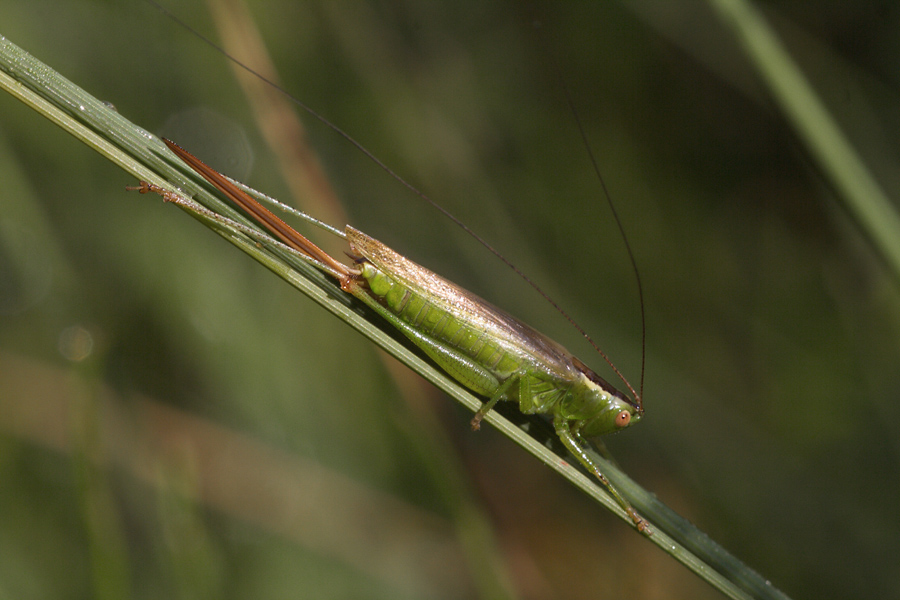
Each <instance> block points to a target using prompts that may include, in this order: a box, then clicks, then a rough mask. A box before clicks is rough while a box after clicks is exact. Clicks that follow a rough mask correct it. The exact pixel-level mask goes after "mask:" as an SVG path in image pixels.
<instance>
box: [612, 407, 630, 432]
mask: <svg viewBox="0 0 900 600" xmlns="http://www.w3.org/2000/svg"><path fill="white" fill-rule="evenodd" d="M629 423H631V413H630V412H628V411H627V410H623V411H622V412H620V413H619V414H617V415H616V427H619V428H622V427H625V426H626V425H628V424H629Z"/></svg>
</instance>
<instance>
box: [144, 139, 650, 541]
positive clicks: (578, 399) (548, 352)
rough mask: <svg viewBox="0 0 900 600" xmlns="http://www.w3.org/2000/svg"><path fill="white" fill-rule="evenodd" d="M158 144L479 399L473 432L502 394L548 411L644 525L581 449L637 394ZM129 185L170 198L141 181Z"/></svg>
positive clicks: (448, 287)
mask: <svg viewBox="0 0 900 600" xmlns="http://www.w3.org/2000/svg"><path fill="white" fill-rule="evenodd" d="M163 141H164V142H165V143H166V145H167V146H168V147H169V149H170V150H172V151H173V152H174V153H175V154H176V155H177V156H178V157H179V158H180V159H182V160H183V161H184V162H185V163H187V164H188V165H189V166H190V167H191V168H192V169H194V170H195V171H197V173H199V174H200V175H201V176H203V178H205V179H206V180H207V181H209V182H210V183H211V184H212V185H214V186H215V187H216V188H217V189H218V190H219V191H221V192H222V193H223V194H225V195H226V196H227V197H228V198H229V199H230V200H232V201H233V202H234V203H235V204H237V205H238V206H240V207H241V208H242V209H243V210H244V211H245V212H246V213H247V214H248V215H250V216H251V217H252V218H253V219H254V220H256V221H257V222H259V223H260V224H261V225H262V226H264V227H265V228H266V229H268V230H269V231H270V232H271V233H272V234H274V235H275V236H276V237H277V238H279V239H280V240H281V241H282V242H284V243H285V244H286V245H287V246H289V247H291V248H293V249H294V250H295V251H297V252H299V253H301V254H303V255H305V256H306V257H308V258H309V259H311V261H312V263H313V264H314V265H315V266H316V267H317V268H319V269H321V270H322V271H324V272H325V273H327V274H329V275H330V276H332V277H334V278H335V279H336V280H337V282H338V283H339V284H340V287H341V289H342V290H343V291H344V292H346V293H348V294H351V295H352V296H354V297H355V298H357V299H358V300H360V301H361V302H362V303H363V304H365V305H366V306H368V307H369V308H371V309H372V310H374V311H375V312H376V313H378V314H379V315H380V316H382V317H383V318H384V319H385V320H387V321H388V322H389V323H390V324H391V325H392V326H394V327H396V328H397V329H398V330H399V331H400V332H401V333H403V335H404V336H406V337H407V338H408V339H409V340H410V341H411V342H412V343H413V344H415V345H416V346H417V347H418V348H419V349H420V350H421V351H422V352H424V353H425V354H426V355H427V356H428V357H429V358H430V359H431V360H433V361H434V362H435V363H436V364H437V365H438V366H439V367H440V368H441V369H443V370H444V371H445V372H446V373H447V374H449V375H450V376H451V377H453V378H454V379H456V380H457V381H458V382H459V383H461V384H462V385H464V386H465V387H467V388H468V389H470V390H472V391H473V392H475V393H477V394H479V395H481V396H484V397H487V398H488V400H487V401H486V402H485V403H484V405H483V406H482V407H481V409H479V410H478V411H477V412H476V413H475V416H474V417H473V418H472V421H471V424H472V428H473V429H476V430H477V429H478V428H479V427H480V424H481V421H482V419H483V418H484V416H485V415H486V414H487V413H488V412H490V411H491V410H492V409H493V408H494V406H495V405H496V404H497V402H499V401H501V400H506V401H513V402H516V403H517V404H518V407H519V410H520V411H522V412H523V413H525V414H542V415H547V416H548V417H549V418H550V419H551V420H552V423H553V427H554V430H555V432H556V435H557V436H558V437H559V439H560V441H561V442H562V443H563V445H564V446H565V447H566V449H567V450H568V451H569V452H570V453H571V454H572V455H573V456H574V457H575V458H576V459H577V460H578V462H580V463H581V464H582V465H583V466H584V467H585V468H586V469H587V470H588V471H589V472H590V473H591V474H593V475H594V476H595V477H596V478H597V479H598V480H599V481H600V482H601V483H602V484H603V485H604V486H605V487H606V488H607V490H609V492H610V494H611V495H612V496H613V497H614V498H615V499H616V501H617V502H619V504H620V505H621V506H622V508H624V509H625V511H626V512H627V513H628V515H629V516H630V517H631V519H632V520H633V522H634V524H635V526H636V527H637V529H638V530H639V531H642V532H643V531H647V525H646V522H645V521H644V520H643V519H642V518H641V517H640V516H639V515H638V514H637V512H636V511H635V510H634V508H632V507H631V505H630V504H629V503H628V502H627V501H626V500H625V499H624V498H623V497H622V495H621V494H620V493H619V492H618V491H617V490H616V488H615V487H613V486H612V485H611V483H610V482H609V480H608V479H607V478H606V477H605V476H604V475H603V473H602V472H601V471H600V469H599V468H598V466H597V465H596V463H595V461H593V460H592V459H591V457H590V455H589V454H588V453H587V451H586V446H587V444H588V442H587V439H586V438H590V437H595V436H601V435H606V434H610V433H615V432H618V431H621V430H622V429H625V428H627V427H630V426H631V425H634V424H635V423H638V422H639V421H640V420H641V418H642V417H643V414H644V410H643V406H642V403H641V400H640V396H639V395H638V394H637V393H635V394H634V395H635V397H634V399H632V398H629V397H628V396H626V395H625V394H623V393H622V392H620V391H618V390H617V389H616V388H615V387H613V386H612V385H611V384H609V383H608V382H606V381H605V380H604V379H603V378H601V377H600V376H599V375H597V374H596V373H594V372H593V371H591V370H590V369H589V368H588V367H587V366H586V365H585V364H584V363H583V362H581V361H580V360H579V359H578V358H576V357H575V356H573V355H572V354H571V353H569V352H568V351H567V350H566V349H564V348H563V347H562V346H560V345H559V344H557V343H556V342H554V341H552V340H550V339H549V338H547V337H546V336H544V335H543V334H541V333H539V332H537V331H536V330H534V329H533V328H531V327H530V326H529V325H526V324H525V323H523V322H522V321H520V320H518V319H516V318H515V317H513V316H511V315H509V314H507V313H505V312H504V311H502V310H500V309H498V308H496V307H494V306H493V305H491V304H490V303H488V302H487V301H485V300H483V299H481V298H479V297H478V296H476V295H474V294H472V293H471V292H468V291H466V290H464V289H462V288H460V287H459V286H457V285H455V284H453V283H451V282H449V281H447V280H446V279H444V278H442V277H440V276H439V275H436V274H435V273H433V272H431V271H429V270H428V269H425V268H424V267H421V266H419V265H417V264H416V263H414V262H412V261H410V260H409V259H407V258H405V257H403V256H401V255H400V254H398V253H397V252H395V251H393V250H391V249H390V248H389V247H387V246H385V245H384V244H383V243H381V242H379V241H378V240H376V239H374V238H372V237H370V236H368V235H366V234H365V233H363V232H362V231H359V230H358V229H355V228H353V227H350V226H347V227H346V228H345V231H344V233H345V236H346V239H347V241H348V242H349V244H350V255H351V256H352V257H353V259H354V263H353V265H352V266H347V265H345V264H344V263H342V262H340V261H338V260H336V259H334V258H333V257H332V256H330V255H329V254H327V253H325V252H324V251H323V250H321V249H320V248H318V247H317V246H316V245H315V244H313V243H312V242H310V241H309V240H308V239H307V238H305V237H304V236H303V235H301V234H300V233H298V232H297V231H296V230H294V229H293V228H292V227H290V226H289V225H288V224H287V223H285V222H284V221H282V220H281V219H280V218H279V217H277V216H276V215H274V214H273V213H272V212H271V211H269V210H268V209H267V208H265V207H264V206H262V205H261V204H260V203H259V202H257V201H256V200H255V199H253V198H252V197H250V196H249V195H248V194H247V193H246V192H244V191H243V190H241V189H240V188H239V187H237V186H236V185H235V184H234V183H232V182H231V181H230V180H229V179H228V178H226V177H225V176H224V175H222V174H221V173H219V172H218V171H216V170H214V169H212V168H211V167H209V166H208V165H206V164H205V163H203V162H202V161H201V160H199V159H198V158H197V157H195V156H194V155H192V154H190V153H189V152H187V151H186V150H184V149H182V148H181V147H179V146H178V145H177V144H175V143H174V142H171V141H169V140H163ZM128 189H132V190H138V191H140V192H141V193H147V192H154V193H158V194H160V195H162V196H163V197H164V198H165V199H167V200H176V198H177V196H176V195H175V194H173V193H172V192H167V191H166V190H163V189H162V188H159V187H158V186H155V185H151V184H148V183H146V182H141V184H140V186H138V187H132V188H128ZM626 383H627V382H626ZM629 387H630V386H629ZM632 391H633V390H632Z"/></svg>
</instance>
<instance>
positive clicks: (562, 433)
mask: <svg viewBox="0 0 900 600" xmlns="http://www.w3.org/2000/svg"><path fill="white" fill-rule="evenodd" d="M553 427H554V429H555V430H556V435H557V436H558V437H559V439H560V441H561V442H562V443H563V445H564V446H565V447H566V449H567V450H568V451H569V452H570V453H571V454H572V455H573V456H574V457H575V458H577V459H578V462H580V463H581V464H582V465H584V467H585V468H586V469H587V470H588V471H590V472H591V474H592V475H593V476H594V477H596V478H597V479H598V480H599V481H600V483H602V484H603V486H604V487H605V488H606V490H607V491H608V492H609V493H610V495H611V496H612V497H613V498H615V500H616V502H618V503H619V505H620V506H621V507H622V508H624V509H625V512H626V513H628V516H629V517H631V520H632V521H634V524H635V526H636V527H637V529H638V531H641V532H647V531H648V530H647V522H646V521H644V519H642V518H641V517H640V516H639V515H638V514H637V512H636V511H635V510H634V508H632V507H631V504H629V503H628V501H627V500H625V498H623V497H622V495H621V494H619V491H618V490H617V489H616V488H615V487H613V485H612V483H610V481H609V479H607V478H606V476H605V475H604V474H603V473H601V472H600V468H599V467H597V465H596V464H595V463H594V461H593V460H592V459H591V457H590V455H588V453H587V452H586V451H585V449H584V446H585V445H586V444H587V442H585V440H584V438H583V437H582V436H581V434H580V433H577V432H575V433H573V432H572V426H571V424H570V422H569V420H568V419H566V418H565V417H562V416H559V415H556V416H554V417H553Z"/></svg>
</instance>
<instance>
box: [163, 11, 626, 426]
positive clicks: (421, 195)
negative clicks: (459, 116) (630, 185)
mask: <svg viewBox="0 0 900 600" xmlns="http://www.w3.org/2000/svg"><path fill="white" fill-rule="evenodd" d="M146 2H147V3H149V4H150V5H152V6H153V7H155V8H156V9H157V10H158V11H159V12H161V13H163V14H164V15H165V16H166V17H168V18H169V19H171V20H172V21H174V22H175V23H177V24H178V25H179V26H181V27H182V28H184V29H185V30H187V31H189V32H190V33H191V34H192V35H193V36H195V37H196V38H197V39H199V40H201V41H202V42H203V43H205V44H206V45H207V46H209V47H210V48H211V49H213V50H214V51H216V52H218V53H219V54H221V55H222V56H224V57H225V58H226V59H228V60H229V61H231V62H232V63H234V64H235V65H237V66H238V67H240V68H241V69H243V70H245V71H246V72H248V73H250V74H251V75H253V76H254V77H257V78H259V80H260V81H263V82H264V83H266V84H267V85H269V86H271V87H272V89H275V90H277V91H278V92H280V93H281V94H284V96H285V97H286V98H287V99H288V100H290V101H291V102H293V103H294V104H295V105H296V106H298V107H299V108H301V109H302V110H303V111H304V112H306V113H307V114H308V115H310V116H311V117H313V118H314V119H316V120H318V121H319V122H321V123H322V124H323V125H325V126H326V127H328V128H329V129H331V130H332V131H334V132H335V133H337V134H338V135H339V136H341V137H342V138H343V139H344V140H346V141H347V142H349V143H350V144H351V145H352V146H353V147H354V148H356V149H357V150H358V151H359V152H361V153H362V154H363V155H364V156H365V157H366V158H368V159H369V160H370V161H372V162H373V163H374V164H375V165H376V166H378V168H380V169H381V170H383V171H384V172H385V173H387V174H388V175H390V176H391V177H392V178H394V179H395V180H396V181H397V182H399V183H400V184H401V185H403V186H404V187H406V188H407V189H408V190H409V191H411V192H412V193H413V194H415V195H416V196H418V197H419V198H421V199H422V200H424V201H425V202H427V203H428V204H430V205H431V206H433V207H434V208H435V209H436V210H438V211H439V212H440V213H441V214H443V215H444V216H445V217H447V218H448V219H450V220H451V221H452V222H453V223H454V224H455V225H456V226H458V227H459V228H460V229H462V230H463V231H465V232H466V233H467V234H469V235H470V236H472V238H473V239H475V241H477V242H478V243H479V244H481V245H482V246H484V247H485V248H486V249H487V250H488V251H489V252H490V253H491V254H493V255H494V256H496V257H497V258H498V259H500V260H501V261H503V263H504V264H505V265H506V266H507V267H509V268H510V269H512V271H513V272H514V273H516V275H518V276H519V277H521V278H522V280H524V281H525V282H526V283H527V284H528V285H530V286H531V287H532V288H533V289H534V290H535V291H536V292H537V293H538V294H540V295H541V297H542V298H544V300H545V301H547V302H548V303H549V304H550V306H552V307H553V308H554V309H555V310H556V311H557V312H558V313H559V314H560V315H562V316H563V317H564V318H565V319H566V320H567V321H568V322H569V323H570V324H571V325H572V327H574V328H575V330H576V331H578V333H580V334H581V335H582V337H584V338H585V339H586V340H587V341H588V343H590V345H591V346H592V347H593V348H594V350H596V351H597V353H598V354H599V355H600V356H601V357H602V358H603V360H605V361H606V363H607V364H608V365H609V366H610V368H612V370H613V372H614V373H615V374H616V376H617V377H618V378H619V379H621V380H622V382H623V383H624V384H625V385H626V386H627V387H628V389H629V391H630V392H631V394H632V396H633V397H634V400H635V402H636V407H637V408H638V410H640V411H643V405H642V401H641V394H639V393H638V392H637V391H636V390H635V389H634V387H632V385H631V383H629V382H628V380H627V379H626V378H625V376H624V375H623V374H622V372H621V371H619V368H618V367H616V365H615V364H614V363H613V362H612V360H611V359H610V358H609V356H608V355H607V354H606V352H604V351H603V350H602V349H601V348H600V346H599V345H598V344H597V343H596V342H595V341H594V340H593V339H592V338H591V336H590V335H588V333H587V331H585V330H584V328H582V327H581V325H579V324H578V323H577V322H576V321H575V319H574V318H572V317H571V316H570V315H569V313H567V312H566V311H565V310H563V308H562V307H561V306H560V305H559V304H557V303H556V301H555V300H554V299H553V298H551V297H550V296H549V295H548V294H547V292H545V291H544V290H543V289H541V287H540V286H539V285H538V284H537V283H535V282H534V281H533V280H532V279H531V278H530V277H528V275H526V274H525V273H524V272H523V271H522V270H521V269H519V267H517V266H516V265H515V264H513V262H512V261H510V260H509V259H508V258H506V257H505V256H504V255H503V254H501V253H500V251H499V250H497V249H496V248H494V247H493V246H492V245H491V244H490V243H488V242H487V240H485V239H484V238H482V237H481V236H480V235H478V234H477V233H476V232H475V231H473V230H472V229H471V228H470V227H469V226H468V225H466V224H465V223H463V222H462V221H461V220H459V219H458V218H457V217H456V216H454V215H453V214H452V213H451V212H450V211H448V210H447V209H446V208H444V207H443V206H441V205H440V204H438V203H437V202H435V201H434V200H432V199H431V198H430V197H429V196H428V195H426V194H425V193H424V192H422V191H421V190H419V189H418V188H417V187H415V186H414V185H413V184H411V183H409V182H408V181H406V179H404V178H403V177H402V176H400V175H399V174H398V173H396V172H395V171H394V170H393V169H391V168H390V167H388V166H387V165H386V164H385V163H384V162H382V161H381V159H379V158H378V157H377V156H375V155H374V154H372V152H371V151H369V149H367V148H366V147H365V146H363V145H362V144H361V143H360V142H358V141H356V139H354V138H353V137H352V136H351V135H350V134H348V133H347V132H345V131H344V130H343V129H341V128H340V127H338V126H337V125H335V124H334V123H332V122H331V121H329V120H328V119H327V118H325V117H324V116H323V115H321V114H319V113H318V112H316V111H315V110H314V109H313V108H312V107H310V106H308V105H307V104H305V103H304V102H303V101H301V100H300V99H298V98H296V97H295V96H293V95H292V94H291V93H290V92H288V91H287V90H286V89H284V88H283V87H281V86H280V85H279V84H277V83H276V82H274V81H271V80H270V79H268V78H266V77H265V76H263V75H262V74H260V73H259V72H257V71H255V70H254V69H252V68H251V67H249V66H247V65H245V64H244V63H243V62H241V61H240V60H239V59H238V58H237V57H235V56H232V55H231V54H229V53H228V52H227V51H226V50H225V49H224V48H222V47H221V46H219V45H218V44H216V43H215V42H213V41H212V40H211V39H209V38H208V37H206V36H205V35H203V34H202V33H200V32H199V31H197V30H196V29H195V28H194V27H191V26H190V25H188V24H187V23H186V22H184V21H183V20H181V19H180V18H178V17H177V16H176V15H175V14H174V13H172V12H171V11H170V10H168V9H167V8H166V7H164V6H163V5H161V4H160V3H159V2H157V1H156V0H146ZM566 95H567V97H568V90H567V91H566ZM570 106H571V101H570ZM573 113H574V114H575V116H576V119H578V115H577V112H575V111H574V108H573ZM578 123H579V129H581V132H582V137H583V138H584V139H586V136H585V134H584V130H583V129H582V128H581V122H580V120H579V121H578ZM588 150H589V153H590V148H589V147H588ZM590 154H591V161H592V162H593V163H594V168H595V170H596V172H597V174H598V175H599V172H600V170H599V168H598V167H597V163H596V161H595V160H594V156H593V153H590ZM600 181H601V184H602V185H603V189H604V192H605V191H606V185H605V183H603V178H602V177H601V178H600ZM606 197H607V200H608V202H609V203H610V207H612V200H611V198H610V196H609V194H608V193H606ZM613 215H615V218H616V223H618V224H619V230H620V232H621V233H622V235H623V237H624V231H625V230H624V228H623V227H622V224H621V222H620V221H619V217H618V215H617V214H616V212H615V209H613ZM625 245H626V247H627V248H628V254H629V256H630V257H631V262H632V265H633V266H634V265H635V264H636V263H635V260H634V256H633V255H632V253H631V247H630V246H628V242H627V240H626V241H625ZM636 272H637V271H636V267H635V273H636ZM638 288H639V289H640V278H638ZM641 298H643V295H641ZM643 315H644V305H643V300H642V301H641V319H642V322H643ZM642 347H643V344H642ZM642 352H643V351H642ZM643 371H644V368H643V365H642V366H641V389H643V379H644V375H643Z"/></svg>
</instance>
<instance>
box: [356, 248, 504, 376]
mask: <svg viewBox="0 0 900 600" xmlns="http://www.w3.org/2000/svg"><path fill="white" fill-rule="evenodd" d="M362 271H363V277H364V278H365V279H366V281H367V282H368V284H369V289H370V291H371V292H372V294H373V295H374V296H375V297H376V298H378V299H379V300H380V301H381V304H382V305H383V306H385V307H386V308H387V309H388V310H390V311H391V313H393V314H394V315H396V316H397V317H398V318H399V319H401V320H402V321H403V322H405V323H408V324H409V325H410V326H411V327H413V328H415V329H416V330H418V331H420V332H422V333H423V334H425V335H427V336H429V337H430V338H432V339H434V340H437V341H439V342H441V343H442V344H444V345H446V346H448V347H450V348H453V349H455V350H457V351H458V352H460V353H462V354H464V355H466V356H468V357H469V358H471V359H472V360H473V361H475V362H476V363H478V364H479V365H482V366H483V367H485V368H487V369H488V370H490V371H491V372H492V373H494V374H495V375H497V376H498V378H499V379H501V380H502V379H505V378H506V376H508V375H510V374H512V373H514V372H516V371H518V370H519V368H520V366H521V364H520V361H519V360H517V359H516V358H514V357H513V356H511V355H510V354H509V353H508V352H507V351H506V350H505V349H504V348H502V347H501V345H500V344H498V343H497V340H496V339H492V338H491V336H489V335H488V334H486V333H485V332H484V331H480V330H478V329H477V328H475V327H472V326H471V325H469V324H467V323H464V322H463V321H462V320H460V319H458V318H456V317H454V316H453V315H452V314H450V313H449V312H448V311H447V310H445V309H443V308H442V307H439V306H437V305H435V304H434V303H433V302H431V301H430V300H428V299H427V298H425V297H424V296H423V295H421V294H419V293H417V292H416V291H414V290H413V289H411V288H410V287H409V286H407V285H404V284H402V283H400V282H397V281H395V280H394V279H393V278H391V277H390V276H389V275H388V274H386V273H384V272H383V271H381V270H379V269H377V268H375V267H374V266H372V265H370V264H366V265H364V267H363V269H362Z"/></svg>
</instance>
